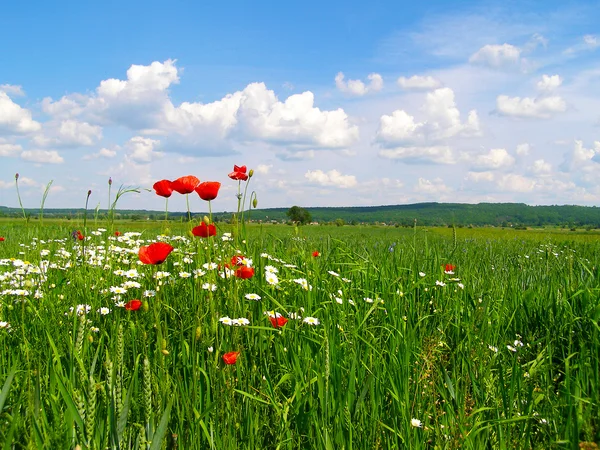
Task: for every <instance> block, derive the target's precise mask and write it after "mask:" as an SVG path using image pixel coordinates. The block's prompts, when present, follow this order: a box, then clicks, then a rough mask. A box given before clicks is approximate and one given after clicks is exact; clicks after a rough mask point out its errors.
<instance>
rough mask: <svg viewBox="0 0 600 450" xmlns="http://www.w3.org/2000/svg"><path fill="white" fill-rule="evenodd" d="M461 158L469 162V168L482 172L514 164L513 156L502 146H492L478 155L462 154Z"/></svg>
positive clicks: (505, 167)
mask: <svg viewBox="0 0 600 450" xmlns="http://www.w3.org/2000/svg"><path fill="white" fill-rule="evenodd" d="M463 159H465V160H466V161H469V162H470V164H471V170H475V171H482V172H484V171H489V170H499V169H507V168H509V167H512V166H513V165H514V164H515V158H514V157H513V156H512V155H510V154H509V153H508V152H507V151H506V149H504V148H493V149H490V151H489V152H487V153H483V154H479V155H468V154H463Z"/></svg>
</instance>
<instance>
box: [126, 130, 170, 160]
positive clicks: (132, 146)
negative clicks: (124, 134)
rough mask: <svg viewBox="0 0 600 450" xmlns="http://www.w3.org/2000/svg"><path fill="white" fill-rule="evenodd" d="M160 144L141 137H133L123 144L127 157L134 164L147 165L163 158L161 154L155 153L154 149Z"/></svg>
mask: <svg viewBox="0 0 600 450" xmlns="http://www.w3.org/2000/svg"><path fill="white" fill-rule="evenodd" d="M158 144H160V141H157V140H155V139H150V138H144V137H141V136H135V137H132V138H131V139H129V141H128V142H127V143H126V144H125V148H126V150H127V157H128V158H129V159H130V160H132V161H134V162H136V163H149V162H152V161H154V160H155V159H158V158H160V157H162V156H163V153H162V152H157V151H155V150H154V148H155V147H156V146H157V145H158Z"/></svg>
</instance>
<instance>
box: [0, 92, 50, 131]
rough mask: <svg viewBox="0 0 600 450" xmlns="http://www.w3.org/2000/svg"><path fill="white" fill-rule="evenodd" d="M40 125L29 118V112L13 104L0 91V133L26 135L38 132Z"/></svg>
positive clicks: (4, 93)
mask: <svg viewBox="0 0 600 450" xmlns="http://www.w3.org/2000/svg"><path fill="white" fill-rule="evenodd" d="M40 128H41V125H40V124H39V123H38V122H36V121H35V120H33V119H32V118H31V112H30V111H29V110H27V109H25V108H21V107H20V106H19V105H17V104H16V103H14V102H13V101H12V100H11V99H10V97H9V96H8V95H7V94H6V92H4V91H0V133H6V134H9V135H11V134H27V133H32V132H34V131H38V130H39V129H40Z"/></svg>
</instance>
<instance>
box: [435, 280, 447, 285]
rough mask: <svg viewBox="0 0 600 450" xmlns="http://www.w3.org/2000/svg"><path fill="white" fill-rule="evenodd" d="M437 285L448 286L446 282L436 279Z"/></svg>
mask: <svg viewBox="0 0 600 450" xmlns="http://www.w3.org/2000/svg"><path fill="white" fill-rule="evenodd" d="M435 285H436V286H446V283H444V282H443V281H439V280H435Z"/></svg>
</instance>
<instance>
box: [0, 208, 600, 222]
mask: <svg viewBox="0 0 600 450" xmlns="http://www.w3.org/2000/svg"><path fill="white" fill-rule="evenodd" d="M305 208H306V209H307V210H308V211H309V212H310V214H311V216H312V220H313V221H314V222H318V223H335V222H337V223H338V224H340V223H345V224H349V225H353V224H360V223H370V224H372V223H382V224H383V223H384V224H387V225H399V226H412V225H413V224H414V221H415V219H416V220H417V224H418V225H426V226H449V225H456V226H490V225H492V226H505V227H506V226H512V227H518V226H566V227H569V228H572V227H594V228H598V227H600V208H598V207H596V206H575V205H562V206H529V205H526V204H524V203H478V204H463V203H416V204H412V205H389V206H359V207H344V208H338V207H335V208H310V207H305ZM287 211H288V208H271V209H253V210H252V211H246V213H245V217H246V219H248V218H250V219H251V220H252V221H262V222H271V221H276V222H285V221H287V220H288V218H287V216H286V213H287ZM25 213H26V214H27V215H28V216H29V217H30V219H36V218H37V217H38V215H39V211H38V210H36V209H26V210H25ZM107 214H108V212H107V211H106V210H97V211H96V210H88V211H87V216H88V219H92V218H94V217H96V216H98V217H99V218H106V217H107ZM206 214H208V213H206V212H193V213H192V215H193V217H195V218H201V217H202V216H204V215H206ZM83 215H84V210H83V209H45V210H44V218H61V219H80V218H82V217H83ZM22 216H23V213H22V211H21V210H20V209H18V208H7V207H3V206H0V217H22ZM164 216H165V214H164V212H163V211H148V210H117V211H115V213H114V218H115V219H126V220H164ZM186 216H187V213H185V212H169V219H170V220H182V219H185V217H186ZM213 218H214V220H215V221H229V220H231V219H232V213H231V212H219V213H213Z"/></svg>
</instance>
